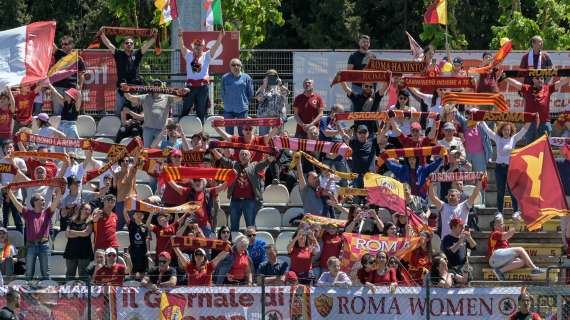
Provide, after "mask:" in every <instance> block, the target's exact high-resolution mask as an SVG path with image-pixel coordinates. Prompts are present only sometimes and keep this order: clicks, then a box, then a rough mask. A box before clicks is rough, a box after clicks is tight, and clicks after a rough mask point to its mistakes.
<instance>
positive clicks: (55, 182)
mask: <svg viewBox="0 0 570 320" xmlns="http://www.w3.org/2000/svg"><path fill="white" fill-rule="evenodd" d="M66 184H67V183H66V181H65V179H64V178H53V179H46V180H31V181H22V182H12V183H9V184H8V186H7V187H8V189H20V188H24V189H25V188H31V187H38V186H47V187H54V188H61V190H62V191H63V190H65V186H66Z"/></svg>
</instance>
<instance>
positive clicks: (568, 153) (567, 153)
mask: <svg viewBox="0 0 570 320" xmlns="http://www.w3.org/2000/svg"><path fill="white" fill-rule="evenodd" d="M562 153H564V155H565V156H566V159H568V160H569V161H570V147H569V146H568V145H567V144H565V145H564V147H562Z"/></svg>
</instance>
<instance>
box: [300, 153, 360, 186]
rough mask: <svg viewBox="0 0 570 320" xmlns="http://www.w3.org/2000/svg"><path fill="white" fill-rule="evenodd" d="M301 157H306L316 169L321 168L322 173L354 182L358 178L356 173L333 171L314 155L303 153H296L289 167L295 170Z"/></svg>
mask: <svg viewBox="0 0 570 320" xmlns="http://www.w3.org/2000/svg"><path fill="white" fill-rule="evenodd" d="M301 157H305V159H307V161H309V162H310V163H311V164H313V165H314V166H315V167H317V168H319V169H320V170H321V171H329V172H331V173H332V174H334V175H335V176H338V177H340V178H341V179H345V180H354V179H356V178H358V174H356V173H349V172H340V171H336V170H332V169H331V168H330V167H329V166H327V165H326V164H324V163H322V162H320V161H319V160H317V159H316V158H315V157H313V156H312V155H310V154H307V153H305V152H303V151H297V152H295V154H294V155H293V159H292V160H291V163H290V164H289V167H290V168H291V169H295V167H296V166H297V161H299V160H300V159H301Z"/></svg>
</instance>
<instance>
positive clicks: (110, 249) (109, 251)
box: [105, 248, 117, 255]
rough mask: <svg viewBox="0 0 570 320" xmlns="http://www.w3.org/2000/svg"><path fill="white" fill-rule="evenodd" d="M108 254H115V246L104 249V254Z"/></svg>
mask: <svg viewBox="0 0 570 320" xmlns="http://www.w3.org/2000/svg"><path fill="white" fill-rule="evenodd" d="M108 254H114V255H117V250H115V248H107V249H105V255H108Z"/></svg>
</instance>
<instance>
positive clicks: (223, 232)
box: [222, 231, 230, 234]
mask: <svg viewBox="0 0 570 320" xmlns="http://www.w3.org/2000/svg"><path fill="white" fill-rule="evenodd" d="M229 233H230V232H229V231H222V234H229Z"/></svg>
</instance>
